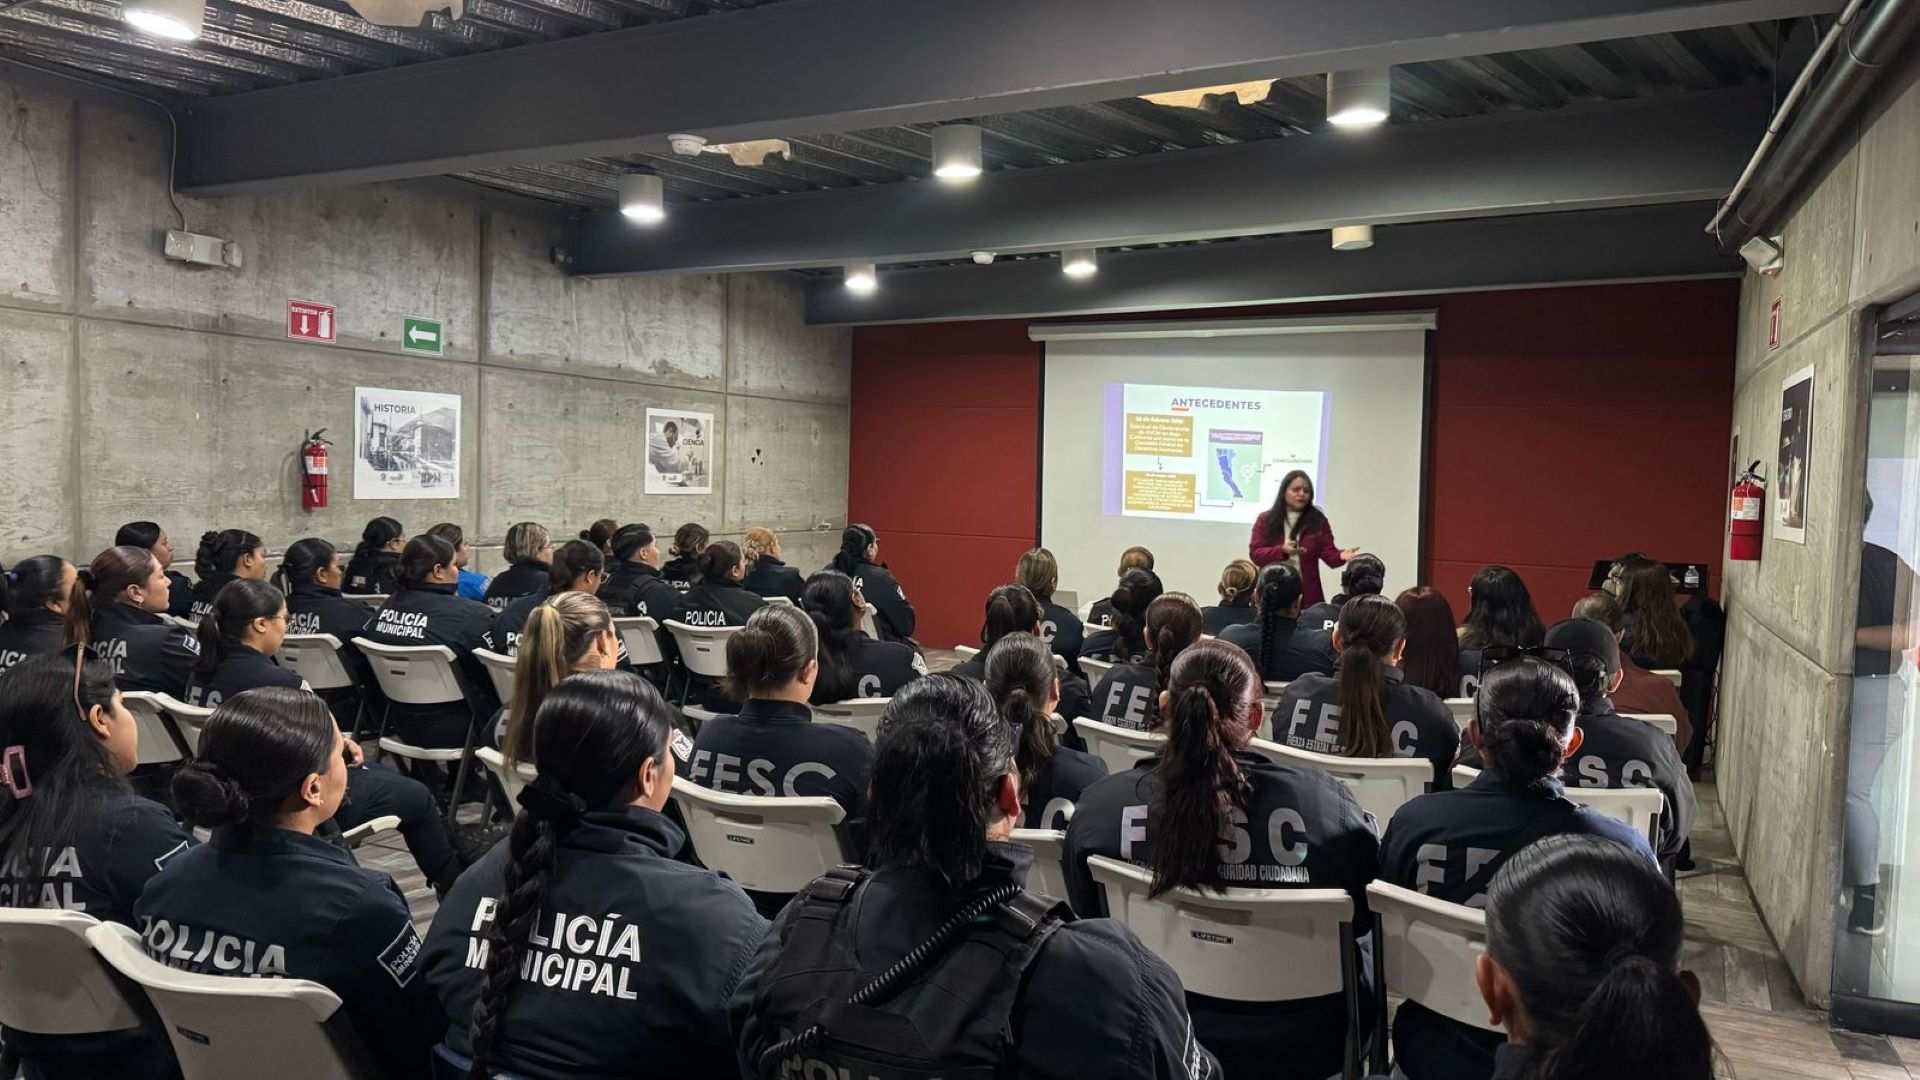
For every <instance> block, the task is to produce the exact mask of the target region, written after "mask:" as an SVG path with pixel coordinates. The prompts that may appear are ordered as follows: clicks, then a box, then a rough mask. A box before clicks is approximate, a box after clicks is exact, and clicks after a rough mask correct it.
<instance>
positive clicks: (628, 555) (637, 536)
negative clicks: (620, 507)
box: [607, 524, 653, 562]
mask: <svg viewBox="0 0 1920 1080" xmlns="http://www.w3.org/2000/svg"><path fill="white" fill-rule="evenodd" d="M651 543H653V530H652V529H649V528H647V527H646V526H645V525H640V524H634V525H622V526H620V531H619V532H617V533H614V534H613V539H611V540H609V541H607V546H608V547H609V548H610V549H611V550H612V551H613V557H614V558H615V559H617V560H619V561H620V562H632V561H633V556H634V554H635V553H637V552H638V551H639V550H640V549H641V548H643V547H646V546H647V545H648V544H651Z"/></svg>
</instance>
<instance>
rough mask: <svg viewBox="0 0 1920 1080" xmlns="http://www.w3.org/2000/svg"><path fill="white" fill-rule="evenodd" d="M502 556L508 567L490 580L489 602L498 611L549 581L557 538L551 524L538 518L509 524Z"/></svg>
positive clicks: (487, 600) (488, 583)
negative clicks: (551, 532) (553, 536)
mask: <svg viewBox="0 0 1920 1080" xmlns="http://www.w3.org/2000/svg"><path fill="white" fill-rule="evenodd" d="M456 554H457V553H456ZM501 555H502V556H504V557H505V558H506V560H507V568H506V569H505V570H502V571H500V573H498V574H496V575H494V578H493V580H492V581H489V582H487V593H486V603H487V606H488V607H490V608H492V609H493V610H495V611H500V610H502V609H504V608H505V607H506V606H507V605H508V604H511V603H513V602H514V601H515V600H518V599H519V598H521V597H523V596H525V595H527V594H528V593H530V592H534V591H537V590H538V589H539V588H540V587H541V586H542V585H545V584H546V583H547V575H548V573H549V571H550V570H551V569H552V567H551V565H550V564H551V563H552V562H553V540H552V538H550V537H549V536H548V535H547V527H546V526H545V525H542V524H540V523H539V522H537V521H521V522H516V523H515V524H513V525H509V526H508V527H507V541H506V545H505V547H504V549H503V550H502V551H501Z"/></svg>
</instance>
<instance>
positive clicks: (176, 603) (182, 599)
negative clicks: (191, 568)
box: [167, 570, 193, 619]
mask: <svg viewBox="0 0 1920 1080" xmlns="http://www.w3.org/2000/svg"><path fill="white" fill-rule="evenodd" d="M167 614H169V615H172V616H174V617H176V618H181V619H184V618H186V617H187V616H189V615H192V614H193V579H192V578H190V577H188V576H187V575H185V574H183V573H181V572H180V571H178V570H169V571H167Z"/></svg>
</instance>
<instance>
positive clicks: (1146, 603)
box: [1109, 569, 1165, 660]
mask: <svg viewBox="0 0 1920 1080" xmlns="http://www.w3.org/2000/svg"><path fill="white" fill-rule="evenodd" d="M1163 591H1165V590H1164V588H1163V586H1161V584H1160V577H1159V575H1157V574H1155V573H1154V572H1153V571H1151V570H1138V569H1136V570H1129V571H1127V572H1126V573H1124V574H1121V575H1120V584H1119V586H1118V587H1116V588H1115V589H1114V590H1113V596H1112V597H1111V598H1110V599H1109V603H1111V604H1112V605H1113V633H1114V637H1115V638H1116V642H1115V645H1116V647H1115V649H1114V650H1113V651H1114V653H1115V655H1116V656H1118V657H1119V658H1120V659H1122V660H1126V659H1129V658H1131V657H1134V656H1139V655H1141V654H1142V653H1145V652H1146V651H1147V629H1146V622H1147V608H1148V607H1150V606H1151V605H1152V604H1153V602H1154V601H1155V600H1158V599H1160V594H1161V593H1162V592H1163Z"/></svg>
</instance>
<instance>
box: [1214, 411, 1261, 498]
mask: <svg viewBox="0 0 1920 1080" xmlns="http://www.w3.org/2000/svg"><path fill="white" fill-rule="evenodd" d="M1262 442H1263V440H1262V439H1261V435H1260V432H1258V431H1222V430H1220V429H1218V428H1215V429H1214V430H1212V431H1209V432H1207V449H1208V451H1209V452H1211V453H1212V454H1213V460H1214V465H1215V468H1214V470H1213V472H1212V473H1211V474H1210V475H1209V476H1208V477H1207V502H1209V503H1213V504H1229V503H1239V502H1249V501H1252V502H1258V501H1259V500H1258V498H1257V496H1258V495H1259V493H1260V448H1261V443H1262ZM1249 491H1251V492H1253V493H1254V494H1253V495H1248V494H1247V492H1249Z"/></svg>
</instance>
